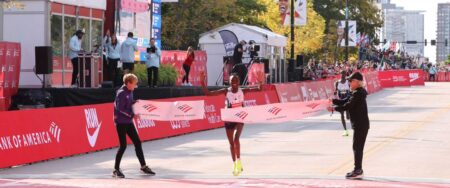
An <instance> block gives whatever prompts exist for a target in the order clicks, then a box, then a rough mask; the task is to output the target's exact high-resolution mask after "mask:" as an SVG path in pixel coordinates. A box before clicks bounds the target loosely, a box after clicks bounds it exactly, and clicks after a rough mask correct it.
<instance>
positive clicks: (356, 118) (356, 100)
mask: <svg viewBox="0 0 450 188" xmlns="http://www.w3.org/2000/svg"><path fill="white" fill-rule="evenodd" d="M366 97H367V91H366V90H365V89H364V88H362V87H360V88H358V89H356V90H355V91H352V92H351V95H350V97H348V98H346V99H342V100H340V99H334V100H333V104H334V105H336V106H335V107H334V110H336V111H339V112H342V111H346V110H348V112H349V113H350V122H351V123H352V128H353V129H354V130H364V129H369V127H370V123H369V115H368V112H367V102H366Z"/></svg>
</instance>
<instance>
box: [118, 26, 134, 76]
mask: <svg viewBox="0 0 450 188" xmlns="http://www.w3.org/2000/svg"><path fill="white" fill-rule="evenodd" d="M133 37H134V35H133V33H132V32H129V33H128V35H127V39H126V40H125V41H124V42H123V43H122V45H121V48H120V61H122V68H123V72H124V74H127V73H131V72H133V71H134V52H137V51H138V47H137V41H136V39H134V38H133Z"/></svg>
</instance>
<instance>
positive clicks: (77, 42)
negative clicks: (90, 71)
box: [69, 30, 84, 87]
mask: <svg viewBox="0 0 450 188" xmlns="http://www.w3.org/2000/svg"><path fill="white" fill-rule="evenodd" d="M83 35H84V32H83V31H82V30H77V31H76V32H75V34H74V35H73V36H72V38H70V42H69V48H70V49H69V58H70V60H71V61H72V67H73V71H72V82H71V85H72V87H77V85H76V82H77V77H78V71H79V70H78V53H80V52H81V51H82V49H81V39H82V38H83Z"/></svg>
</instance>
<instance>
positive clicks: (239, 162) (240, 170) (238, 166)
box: [236, 159, 244, 174]
mask: <svg viewBox="0 0 450 188" xmlns="http://www.w3.org/2000/svg"><path fill="white" fill-rule="evenodd" d="M236 168H237V169H238V172H239V174H241V173H242V171H244V168H242V163H241V160H240V159H238V160H237V161H236Z"/></svg>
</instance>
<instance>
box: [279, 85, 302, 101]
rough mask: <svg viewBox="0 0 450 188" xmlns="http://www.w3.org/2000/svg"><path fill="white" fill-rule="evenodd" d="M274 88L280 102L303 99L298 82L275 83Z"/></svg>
mask: <svg viewBox="0 0 450 188" xmlns="http://www.w3.org/2000/svg"><path fill="white" fill-rule="evenodd" d="M275 88H276V90H277V94H278V99H279V100H280V102H281V103H286V102H299V101H303V99H302V95H301V94H300V90H299V89H298V88H300V84H299V83H285V84H275ZM305 93H306V90H305Z"/></svg>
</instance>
